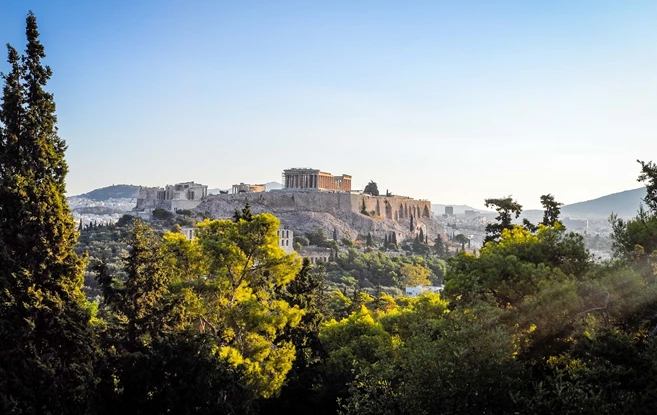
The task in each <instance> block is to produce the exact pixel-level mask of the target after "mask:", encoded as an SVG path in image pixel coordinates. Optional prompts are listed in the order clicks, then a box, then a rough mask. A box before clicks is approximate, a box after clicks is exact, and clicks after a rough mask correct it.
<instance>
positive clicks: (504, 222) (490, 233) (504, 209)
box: [484, 196, 522, 243]
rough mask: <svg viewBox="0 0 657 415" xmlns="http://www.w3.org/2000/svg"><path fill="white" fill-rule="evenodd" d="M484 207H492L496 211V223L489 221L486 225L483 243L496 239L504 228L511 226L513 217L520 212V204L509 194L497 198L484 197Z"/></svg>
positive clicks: (516, 216)
mask: <svg viewBox="0 0 657 415" xmlns="http://www.w3.org/2000/svg"><path fill="white" fill-rule="evenodd" d="M484 202H485V203H484V204H485V206H486V207H494V208H495V210H496V211H497V217H496V218H495V220H497V223H489V224H488V225H486V238H485V239H484V243H486V242H491V241H497V240H498V239H499V238H500V236H501V235H502V231H503V230H504V229H511V228H513V223H512V222H513V219H514V217H515V218H518V216H520V213H522V205H520V204H519V203H518V202H516V201H515V200H513V199H512V198H511V196H507V197H504V198H499V199H486V200H485V201H484Z"/></svg>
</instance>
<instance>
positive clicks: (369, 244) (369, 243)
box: [366, 232, 374, 246]
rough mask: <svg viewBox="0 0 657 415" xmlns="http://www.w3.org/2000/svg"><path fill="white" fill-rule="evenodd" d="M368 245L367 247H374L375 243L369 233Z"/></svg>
mask: <svg viewBox="0 0 657 415" xmlns="http://www.w3.org/2000/svg"><path fill="white" fill-rule="evenodd" d="M366 243H367V246H374V242H373V241H372V234H371V233H369V232H368V233H367V242H366Z"/></svg>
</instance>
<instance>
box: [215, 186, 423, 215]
mask: <svg viewBox="0 0 657 415" xmlns="http://www.w3.org/2000/svg"><path fill="white" fill-rule="evenodd" d="M213 200H221V201H227V202H230V203H242V204H243V203H246V202H249V203H250V204H259V205H262V206H263V207H266V208H268V209H270V210H272V211H277V212H299V211H308V212H326V213H330V214H336V213H338V212H354V213H360V212H361V211H362V210H363V208H364V210H365V211H366V212H368V214H370V215H371V214H372V212H374V216H380V217H382V218H385V219H390V220H394V221H397V222H398V221H402V220H409V219H410V217H411V215H412V216H413V217H414V218H416V219H421V218H427V219H428V218H430V217H431V203H430V202H429V201H426V200H415V199H411V198H409V197H403V196H389V197H386V196H370V195H355V194H349V193H344V192H342V193H340V192H335V193H333V192H317V191H308V192H304V191H291V192H290V191H273V192H264V193H241V194H236V195H211V196H208V197H206V198H204V200H203V202H204V204H211V203H212V202H213Z"/></svg>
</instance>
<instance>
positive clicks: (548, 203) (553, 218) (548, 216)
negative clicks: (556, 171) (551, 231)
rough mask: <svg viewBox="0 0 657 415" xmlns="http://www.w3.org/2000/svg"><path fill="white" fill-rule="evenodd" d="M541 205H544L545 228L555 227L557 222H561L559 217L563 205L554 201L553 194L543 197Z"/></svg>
mask: <svg viewBox="0 0 657 415" xmlns="http://www.w3.org/2000/svg"><path fill="white" fill-rule="evenodd" d="M541 205H543V209H544V211H543V222H541V223H543V225H545V226H554V224H555V223H556V222H558V221H559V215H560V214H561V206H563V203H560V202H557V201H556V200H554V196H552V195H551V194H549V193H548V194H546V195H543V196H541Z"/></svg>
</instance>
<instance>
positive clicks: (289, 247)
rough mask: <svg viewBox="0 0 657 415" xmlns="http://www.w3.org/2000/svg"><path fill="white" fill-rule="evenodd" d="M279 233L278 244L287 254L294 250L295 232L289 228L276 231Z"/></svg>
mask: <svg viewBox="0 0 657 415" xmlns="http://www.w3.org/2000/svg"><path fill="white" fill-rule="evenodd" d="M276 235H278V246H280V247H281V248H282V249H283V250H284V251H285V253H286V254H291V253H292V252H294V232H292V231H291V230H289V229H279V230H277V231H276Z"/></svg>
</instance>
